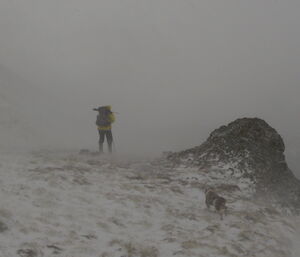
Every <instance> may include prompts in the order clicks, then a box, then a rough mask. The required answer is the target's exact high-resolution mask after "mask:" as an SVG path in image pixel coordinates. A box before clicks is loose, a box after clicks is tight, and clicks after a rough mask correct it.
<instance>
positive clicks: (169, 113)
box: [0, 0, 300, 176]
mask: <svg viewBox="0 0 300 257" xmlns="http://www.w3.org/2000/svg"><path fill="white" fill-rule="evenodd" d="M299 9H300V3H299V2H297V1H288V2H283V1H267V2H261V1H258V0H255V1H245V2H236V1H231V0H230V1H226V2H222V1H201V2H198V1H181V0H163V1H161V0H160V1H158V0H154V1H141V0H140V1H135V0H127V1H120V0H118V1H92V0H91V1H85V2H84V3H83V2H82V1H74V0H72V1H71V0H60V1H42V2H41V1H35V0H28V1H26V2H24V1H20V0H18V1H8V0H5V1H1V3H0V31H1V45H0V60H1V61H0V87H1V91H0V99H1V103H0V108H1V109H0V112H1V117H0V126H1V127H0V128H1V129H0V133H1V135H0V136H1V146H3V148H15V149H19V148H32V147H43V148H52V149H81V148H89V149H97V141H98V134H97V130H96V127H95V124H94V123H95V119H96V113H95V112H93V111H92V108H94V107H97V106H99V105H107V104H109V105H112V108H113V111H116V112H118V113H119V114H117V115H116V118H117V121H116V123H115V124H114V126H113V133H114V136H115V143H116V147H117V150H118V152H120V153H139V154H148V155H149V154H151V155H153V154H155V155H158V154H160V153H161V152H162V151H165V150H173V151H175V150H182V149H185V148H189V147H193V146H195V145H199V144H201V143H202V142H203V141H204V140H205V139H206V138H207V137H208V135H209V133H210V132H211V131H212V130H213V129H215V128H217V127H219V126H221V125H224V124H227V123H229V122H231V121H232V120H234V119H236V118H240V117H260V118H262V119H265V120H266V121H267V122H268V123H269V124H270V125H271V126H272V127H274V128H275V129H276V130H277V131H278V132H279V134H281V135H282V136H283V139H284V142H285V144H286V156H287V161H288V164H289V166H290V167H291V169H292V170H293V171H294V172H295V173H296V174H297V175H298V176H300V170H299V168H298V157H299V153H300V133H299V131H300V120H299V110H300V102H299V100H298V97H299V95H300V86H299V67H300V58H299V46H300V36H299V33H298V28H299V25H300V19H299V15H298V13H299Z"/></svg>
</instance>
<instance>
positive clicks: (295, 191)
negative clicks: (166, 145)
mask: <svg viewBox="0 0 300 257" xmlns="http://www.w3.org/2000/svg"><path fill="white" fill-rule="evenodd" d="M284 150H285V146H284V142H283V139H282V137H281V136H280V135H279V134H278V133H277V131H276V130H275V129H274V128H272V127H271V126H269V125H268V124H267V123H266V122H265V121H264V120H262V119H258V118H242V119H237V120H235V121H234V122H231V123H229V124H228V125H227V126H221V127H220V128H218V129H216V130H214V131H213V132H212V133H211V134H210V136H209V138H208V139H207V140H206V141H205V142H204V143H203V144H201V145H200V146H197V147H194V148H191V149H188V150H185V151H182V152H178V153H170V154H168V155H167V159H168V160H169V161H171V162H172V163H173V164H175V165H186V166H189V167H195V166H196V167H199V170H200V169H201V170H203V169H206V170H208V171H209V170H210V169H211V168H213V167H216V166H220V165H222V166H228V168H229V169H232V167H234V169H235V170H239V171H240V172H241V173H242V174H243V177H249V178H251V179H252V180H253V182H254V183H255V186H256V193H257V195H260V196H265V197H267V198H268V199H272V200H275V201H276V202H279V203H280V204H281V205H282V206H284V207H289V208H290V209H292V210H298V211H299V210H300V181H299V180H298V179H297V178H296V177H295V176H294V175H293V173H292V171H291V170H290V169H289V168H288V165H287V163H286V160H285V155H284ZM233 172H234V171H233Z"/></svg>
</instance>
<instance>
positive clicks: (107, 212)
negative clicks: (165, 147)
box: [0, 152, 300, 257]
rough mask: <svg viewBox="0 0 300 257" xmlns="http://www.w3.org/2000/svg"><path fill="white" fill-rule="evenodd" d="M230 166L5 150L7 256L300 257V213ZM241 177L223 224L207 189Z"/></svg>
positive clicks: (0, 217)
mask: <svg viewBox="0 0 300 257" xmlns="http://www.w3.org/2000/svg"><path fill="white" fill-rule="evenodd" d="M229 168H230V167H223V168H220V167H215V168H213V169H212V171H211V172H210V171H199V170H198V169H196V168H186V167H184V166H181V167H179V168H166V167H164V166H163V165H160V164H157V163H156V164H155V163H152V162H150V161H149V160H141V159H134V158H127V157H126V158H124V157H119V156H118V157H109V156H103V157H100V156H98V155H93V154H86V155H83V154H77V153H68V152H66V153H51V152H39V153H31V154H2V155H1V157H0V188H1V194H0V203H1V207H0V225H1V224H4V225H5V226H6V228H5V226H4V229H3V231H1V230H0V231H1V232H0V256H1V257H11V256H22V257H40V256H61V257H93V256H95V257H121V256H123V257H158V256H163V257H168V256H205V257H217V256H222V257H224V256H239V257H240V256H251V257H252V256H258V257H260V256H261V257H264V256H274V257H276V256H278V257H279V256H280V257H283V256H293V257H296V255H295V254H296V253H297V252H296V250H297V249H296V248H295V247H294V248H293V245H295V238H300V236H299V235H300V233H299V231H297V228H296V227H295V226H294V224H295V222H298V223H297V224H300V223H299V219H298V217H292V216H287V215H284V214H282V213H281V212H280V211H278V210H276V209H274V207H272V206H268V205H265V204H258V203H255V202H254V201H252V200H251V199H250V196H251V195H252V193H253V191H252V190H253V189H252V186H253V185H252V184H251V183H252V182H251V181H249V180H248V179H244V180H243V179H241V178H240V177H236V176H232V177H230V176H231V173H232V172H222V169H223V171H224V170H228V169H229ZM224 174H225V175H224ZM230 178H231V179H230ZM235 183H236V185H237V186H238V187H239V188H240V190H236V191H233V192H229V191H225V190H224V191H223V192H220V194H222V195H223V196H224V197H225V198H226V199H227V200H228V208H229V211H228V212H229V213H228V215H227V216H225V217H224V220H220V218H219V215H217V214H216V213H215V212H214V211H213V210H208V209H207V208H206V206H205V197H204V194H203V188H204V187H205V186H208V185H209V186H218V185H224V184H225V185H231V184H235ZM0 228H1V226H0Z"/></svg>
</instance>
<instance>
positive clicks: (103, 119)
mask: <svg viewBox="0 0 300 257" xmlns="http://www.w3.org/2000/svg"><path fill="white" fill-rule="evenodd" d="M98 112H99V114H98V116H97V121H96V125H97V126H99V127H108V126H110V124H111V122H110V117H109V115H110V114H111V113H112V112H111V111H110V110H109V109H108V108H106V107H105V106H103V107H99V108H98Z"/></svg>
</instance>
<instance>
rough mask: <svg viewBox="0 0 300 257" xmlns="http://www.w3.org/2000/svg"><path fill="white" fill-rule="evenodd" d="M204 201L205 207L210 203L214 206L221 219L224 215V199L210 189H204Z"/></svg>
mask: <svg viewBox="0 0 300 257" xmlns="http://www.w3.org/2000/svg"><path fill="white" fill-rule="evenodd" d="M205 203H206V206H207V208H208V209H209V207H210V206H211V205H212V206H214V207H215V209H216V211H217V212H218V213H219V214H220V217H221V220H222V219H223V215H224V214H225V215H226V210H227V207H226V199H225V198H223V197H221V196H219V195H217V193H216V192H214V191H213V190H212V189H210V188H207V189H205Z"/></svg>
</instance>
